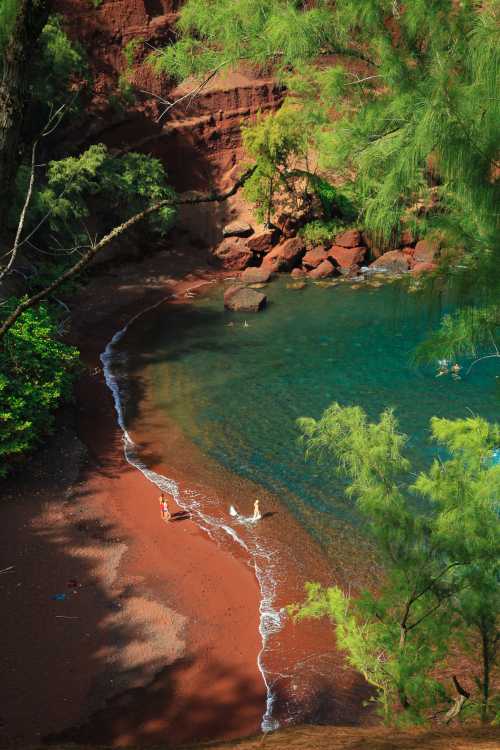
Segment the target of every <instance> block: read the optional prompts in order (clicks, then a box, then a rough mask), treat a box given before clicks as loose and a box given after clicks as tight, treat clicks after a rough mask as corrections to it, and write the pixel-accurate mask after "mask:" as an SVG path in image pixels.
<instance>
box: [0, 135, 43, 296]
mask: <svg viewBox="0 0 500 750" xmlns="http://www.w3.org/2000/svg"><path fill="white" fill-rule="evenodd" d="M37 146H38V139H37V140H35V141H34V142H33V147H32V149H31V172H30V181H29V185H28V191H27V193H26V198H25V199H24V205H23V208H22V211H21V215H20V217H19V223H18V225H17V231H16V236H15V238H14V245H13V246H12V250H11V251H10V258H9V261H8V263H7V265H6V266H5V268H3V269H2V270H1V271H0V281H1V280H2V279H3V278H4V276H5V275H6V274H8V273H9V271H10V269H11V268H12V266H13V264H14V262H15V260H16V256H17V251H18V250H19V240H20V239H21V233H22V231H23V228H24V222H25V220H26V213H27V211H28V207H29V205H30V203H31V196H32V195H33V186H34V184H35V161H36V159H35V156H36V149H37Z"/></svg>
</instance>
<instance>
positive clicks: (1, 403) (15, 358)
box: [0, 299, 78, 476]
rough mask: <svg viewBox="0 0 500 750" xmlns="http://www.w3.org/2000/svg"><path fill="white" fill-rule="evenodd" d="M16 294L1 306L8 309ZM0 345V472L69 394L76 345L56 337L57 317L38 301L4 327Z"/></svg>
mask: <svg viewBox="0 0 500 750" xmlns="http://www.w3.org/2000/svg"><path fill="white" fill-rule="evenodd" d="M18 302H19V300H16V299H10V300H8V301H7V303H6V304H5V305H4V306H3V307H2V315H7V314H8V312H9V310H12V309H13V308H14V307H15V306H16V304H17V303H18ZM3 344H4V345H3V348H2V349H1V350H0V476H4V475H5V474H6V473H7V472H8V470H9V468H10V466H11V464H12V461H13V460H15V457H16V456H20V455H23V454H24V453H26V452H27V451H29V450H31V449H32V448H33V447H34V446H35V445H37V443H39V442H40V440H41V439H42V438H43V437H44V435H46V434H47V433H48V432H49V431H50V430H51V429H52V427H53V425H54V417H53V411H54V409H55V408H56V407H57V406H58V405H59V404H60V403H61V402H62V401H64V400H67V399H68V398H69V397H70V396H71V386H72V382H73V378H74V374H75V368H76V365H77V362H78V351H77V350H76V349H75V348H74V347H71V346H67V345H66V344H63V343H62V342H60V341H58V339H57V320H56V318H55V316H54V315H53V313H52V312H51V311H50V310H49V308H48V307H47V306H45V305H42V306H41V307H39V308H38V309H37V310H28V311H26V312H25V313H23V315H22V316H21V318H20V319H19V320H18V321H17V323H16V324H15V325H14V326H13V327H12V328H11V329H10V330H9V331H8V333H7V334H6V337H5V339H4V342H3Z"/></svg>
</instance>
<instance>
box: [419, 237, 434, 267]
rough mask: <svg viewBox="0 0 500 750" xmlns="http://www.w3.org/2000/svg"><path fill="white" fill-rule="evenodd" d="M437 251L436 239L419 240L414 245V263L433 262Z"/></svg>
mask: <svg viewBox="0 0 500 750" xmlns="http://www.w3.org/2000/svg"><path fill="white" fill-rule="evenodd" d="M438 252H439V241H438V240H429V239H427V240H420V242H417V244H416V245H415V255H414V257H415V263H433V262H434V260H435V258H436V256H437V254H438Z"/></svg>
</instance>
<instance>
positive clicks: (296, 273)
mask: <svg viewBox="0 0 500 750" xmlns="http://www.w3.org/2000/svg"><path fill="white" fill-rule="evenodd" d="M290 276H291V277H292V279H302V278H304V276H307V272H306V270H305V269H304V268H294V269H293V270H292V272H291V273H290Z"/></svg>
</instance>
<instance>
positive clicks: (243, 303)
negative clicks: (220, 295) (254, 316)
mask: <svg viewBox="0 0 500 750" xmlns="http://www.w3.org/2000/svg"><path fill="white" fill-rule="evenodd" d="M266 303H267V297H266V295H265V294H262V292H258V291H257V290H256V289H249V288H248V287H246V286H230V287H229V289H226V291H225V293H224V307H225V308H226V310H233V311H234V312H259V310H262V309H263V308H264V307H265V306H266Z"/></svg>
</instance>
